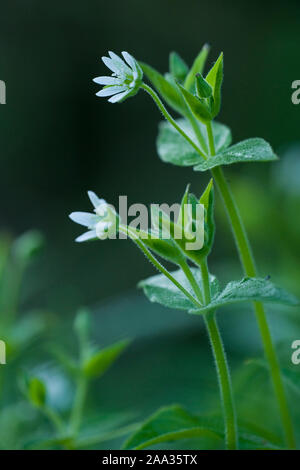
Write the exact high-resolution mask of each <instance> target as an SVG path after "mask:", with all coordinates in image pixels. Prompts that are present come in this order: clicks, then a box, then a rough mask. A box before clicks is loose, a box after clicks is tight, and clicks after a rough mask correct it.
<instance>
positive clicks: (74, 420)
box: [70, 375, 88, 436]
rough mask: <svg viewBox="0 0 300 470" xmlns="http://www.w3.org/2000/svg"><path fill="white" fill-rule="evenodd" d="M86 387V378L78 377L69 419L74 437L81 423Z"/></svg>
mask: <svg viewBox="0 0 300 470" xmlns="http://www.w3.org/2000/svg"><path fill="white" fill-rule="evenodd" d="M87 385H88V384H87V379H86V377H84V376H83V375H80V376H79V378H78V382H77V389H76V394H75V399H74V404H73V409H72V413H71V418H70V428H71V432H72V434H73V435H75V436H76V434H77V433H78V431H79V427H80V423H81V418H82V412H83V407H84V402H85V398H86V393H87Z"/></svg>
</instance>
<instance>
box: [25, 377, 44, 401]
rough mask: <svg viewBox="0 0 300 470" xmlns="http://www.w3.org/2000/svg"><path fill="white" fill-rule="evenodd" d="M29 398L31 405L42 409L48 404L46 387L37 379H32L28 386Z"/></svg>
mask: <svg viewBox="0 0 300 470" xmlns="http://www.w3.org/2000/svg"><path fill="white" fill-rule="evenodd" d="M27 396H28V399H29V400H30V401H31V403H32V404H33V405H34V406H36V407H38V408H40V407H42V406H43V405H44V404H45V402H46V387H45V384H44V382H42V381H41V380H40V379H39V378H37V377H31V378H29V380H28V384H27Z"/></svg>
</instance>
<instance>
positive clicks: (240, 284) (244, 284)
mask: <svg viewBox="0 0 300 470" xmlns="http://www.w3.org/2000/svg"><path fill="white" fill-rule="evenodd" d="M252 301H261V302H273V303H279V304H284V305H290V306H296V305H299V300H298V299H297V298H296V297H295V296H294V295H292V294H290V293H289V292H287V291H286V290H284V289H282V288H281V287H277V286H275V285H274V284H273V283H272V282H271V281H268V280H266V279H260V278H249V277H245V278H244V279H242V280H241V281H232V282H229V284H227V286H226V287H225V289H224V290H223V291H222V292H221V293H219V295H217V296H216V297H215V298H213V300H212V302H210V304H208V305H207V306H205V307H203V308H201V309H194V308H193V309H191V310H190V313H196V314H198V313H200V314H203V313H205V312H208V311H209V310H213V309H216V308H220V307H223V306H225V305H230V304H233V303H237V302H252Z"/></svg>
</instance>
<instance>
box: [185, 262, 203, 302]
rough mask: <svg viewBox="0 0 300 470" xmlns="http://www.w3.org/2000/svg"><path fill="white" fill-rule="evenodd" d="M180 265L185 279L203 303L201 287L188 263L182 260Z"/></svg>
mask: <svg viewBox="0 0 300 470" xmlns="http://www.w3.org/2000/svg"><path fill="white" fill-rule="evenodd" d="M180 267H181V269H182V271H183V272H184V274H185V275H186V278H187V280H188V281H189V283H190V284H191V286H192V288H193V290H194V292H195V294H196V296H197V298H198V299H199V301H200V302H201V304H202V305H203V296H202V292H201V288H200V286H199V284H198V282H197V281H196V279H195V276H194V274H193V272H192V270H191V268H190V266H189V265H188V263H187V261H186V260H183V261H182V263H181V264H180Z"/></svg>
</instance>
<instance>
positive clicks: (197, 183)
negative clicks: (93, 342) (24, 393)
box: [0, 0, 300, 445]
mask: <svg viewBox="0 0 300 470" xmlns="http://www.w3.org/2000/svg"><path fill="white" fill-rule="evenodd" d="M299 31H300V4H299V2H296V1H285V2H283V1H281V2H279V1H276V0H275V1H272V2H259V1H251V2H250V1H249V2H240V1H227V2H221V1H216V0H211V1H210V2H202V1H191V0H187V1H186V2H184V3H183V2H181V1H178V0H159V1H158V0H153V1H152V2H151V3H145V2H140V1H137V0H134V1H133V0H129V1H127V2H110V3H109V2H101V1H95V0H90V1H89V2H79V1H77V0H74V1H72V2H70V1H66V2H58V1H55V0H54V1H52V2H51V3H41V2H38V1H36V0H28V1H26V2H24V1H20V0H15V1H14V2H6V3H5V4H3V5H2V6H1V17H0V38H1V40H0V79H2V80H4V81H5V82H6V86H7V104H6V105H5V106H1V108H0V142H1V149H0V150H1V151H0V180H1V184H0V214H1V219H0V224H1V226H0V230H1V232H2V233H8V234H11V236H12V237H15V236H18V235H20V234H22V233H23V232H25V231H27V230H29V229H32V228H34V229H38V230H39V231H41V232H42V233H43V235H44V237H45V240H46V247H45V249H44V251H43V254H42V255H41V256H40V257H39V259H38V260H36V261H35V262H34V264H33V265H31V267H30V269H29V271H27V275H26V276H25V278H24V280H23V282H22V286H21V301H20V308H19V310H20V312H21V313H22V312H26V311H28V310H34V309H37V308H41V307H42V309H43V311H44V312H47V315H48V314H49V312H50V324H51V325H52V326H53V329H51V328H50V330H49V332H48V334H49V336H50V337H51V340H54V339H55V340H57V341H60V342H61V343H66V344H67V345H69V347H70V348H71V349H72V347H73V346H74V345H73V343H74V339H73V338H72V333H71V332H70V334H66V333H65V331H66V329H67V328H68V330H67V331H69V325H70V322H71V321H72V319H73V316H74V312H75V311H76V310H77V308H78V307H80V306H81V305H88V306H90V307H91V309H92V310H93V312H95V319H94V320H95V325H96V327H95V331H94V333H95V337H96V339H98V341H99V343H100V344H104V345H106V344H109V342H111V341H113V340H115V339H119V338H122V337H128V336H130V337H135V338H137V340H136V343H134V345H133V346H131V348H130V349H129V350H128V352H127V353H126V357H125V356H124V357H122V358H121V359H120V363H119V365H116V366H115V368H114V369H113V370H112V371H111V372H109V373H108V375H107V379H106V380H105V381H104V382H103V383H102V385H101V399H100V402H101V403H100V405H99V400H97V397H98V398H99V395H98V393H99V392H95V401H94V405H90V406H91V407H92V406H100V408H101V406H102V408H103V409H104V410H106V409H112V410H115V409H130V410H133V411H134V412H137V414H142V415H146V414H147V413H149V412H151V411H153V410H154V409H155V408H156V407H157V406H159V405H163V404H168V403H173V402H176V401H181V402H183V403H184V404H186V405H188V406H190V407H191V408H192V409H195V410H198V411H203V410H204V409H206V408H207V406H208V405H207V403H212V402H214V400H215V399H216V397H217V389H216V383H215V377H214V371H213V364H212V360H211V357H210V350H209V348H208V346H207V341H206V338H205V336H204V333H203V332H202V330H201V324H199V325H198V323H199V322H198V320H195V319H193V320H191V319H190V318H188V317H185V316H184V315H183V314H182V313H181V312H179V313H178V312H170V311H168V310H164V309H162V308H161V307H159V306H157V305H152V304H148V303H147V301H146V300H145V299H144V298H143V296H142V294H141V293H136V291H135V286H136V284H137V282H138V281H139V280H140V279H141V278H144V277H147V276H148V275H151V274H152V273H153V270H152V267H151V265H150V264H147V263H146V262H145V258H144V257H143V256H142V255H141V254H140V253H139V252H138V251H137V250H136V248H135V247H134V245H133V244H131V243H130V242H129V241H125V240H117V241H116V240H110V241H106V242H101V243H100V242H98V243H90V244H81V245H77V244H75V243H74V238H75V237H76V236H77V235H78V234H80V233H81V229H80V227H79V226H76V225H75V224H73V223H72V222H71V221H70V220H69V219H68V214H69V213H70V212H72V211H74V210H90V203H89V200H88V198H87V194H86V191H87V190H88V189H91V190H94V191H95V192H97V193H98V194H99V195H100V196H101V197H104V198H105V199H106V200H107V201H109V202H111V203H113V204H115V205H117V204H118V196H119V195H127V196H128V203H129V204H131V203H135V202H142V203H146V204H150V203H151V202H159V203H160V202H167V203H172V202H175V201H178V200H179V198H180V197H181V194H182V193H183V191H184V188H185V186H186V184H187V183H189V182H190V183H192V190H193V191H194V192H195V193H200V192H201V190H202V189H203V188H204V185H205V183H206V182H207V179H208V175H206V174H203V175H202V174H199V173H193V172H192V171H191V169H190V168H179V167H173V166H168V165H165V164H163V163H162V162H161V161H159V159H158V157H157V155H156V148H155V138H156V134H157V124H158V122H159V120H160V115H159V113H158V111H157V109H156V108H155V106H154V105H153V103H152V102H151V101H150V99H149V97H148V96H146V94H144V93H143V92H140V93H139V95H138V96H137V97H135V98H134V99H132V100H128V101H126V103H124V104H122V105H111V104H109V103H107V102H106V100H102V99H99V98H97V97H96V96H95V93H96V92H97V91H98V89H99V87H98V86H97V85H95V84H94V83H93V82H92V78H94V77H96V76H99V75H105V74H106V70H105V66H104V65H103V63H102V62H101V60H100V59H101V56H102V55H105V54H106V53H107V51H108V50H113V51H115V52H117V53H119V52H120V51H122V50H127V51H129V52H130V53H132V54H133V55H134V56H135V57H136V58H137V59H140V60H143V61H145V62H147V63H149V64H151V65H153V66H154V67H155V68H157V69H158V70H160V71H161V72H165V71H166V70H167V68H168V55H169V52H170V51H172V50H176V51H177V52H179V53H180V55H181V56H182V57H184V58H185V60H186V62H187V63H188V64H189V65H191V63H192V61H193V58H194V56H195V55H196V54H197V53H198V51H199V49H200V48H201V46H202V45H203V44H204V43H205V42H208V43H210V44H211V54H210V56H209V59H208V64H209V65H210V64H211V63H212V62H213V61H214V60H215V59H216V57H217V55H218V54H219V52H220V51H221V50H222V51H224V55H225V80H224V87H223V107H222V111H221V114H220V116H219V120H220V121H221V122H224V123H226V124H227V125H228V126H229V127H231V129H232V132H233V137H234V141H235V142H237V141H239V140H242V139H245V138H248V137H254V136H259V137H263V138H265V139H266V140H267V141H269V142H270V143H271V144H272V145H273V147H274V149H275V151H276V152H277V153H278V154H279V155H280V156H281V157H282V159H281V161H280V162H279V163H275V164H274V165H269V164H249V165H243V164H240V165H237V166H236V167H235V166H231V167H230V169H228V171H227V169H226V173H227V175H228V177H229V179H230V181H231V183H232V186H233V189H234V192H235V194H236V197H237V201H238V204H239V206H240V209H241V211H242V215H243V218H244V220H245V223H246V226H247V228H248V230H249V236H250V239H251V242H252V244H253V248H254V250H255V253H256V256H257V259H258V260H259V271H260V274H261V275H262V276H266V275H269V274H270V275H272V280H274V281H276V282H278V283H281V285H283V287H286V288H288V289H290V290H291V291H292V292H294V293H295V294H300V287H299V261H300V252H299V236H300V221H299V209H300V186H299V176H300V163H299V162H300V136H299V118H300V106H299V107H297V106H295V105H293V104H292V102H291V83H292V81H293V80H296V79H299V78H300V61H299V39H300V37H299ZM216 219H217V236H216V242H215V249H214V253H213V255H212V256H211V260H210V266H211V271H213V272H214V273H216V274H217V275H218V276H219V278H220V279H221V280H222V281H223V282H225V281H228V280H230V279H231V278H240V277H241V276H242V273H241V269H240V266H239V262H238V259H237V256H236V251H235V247H234V244H233V241H232V239H231V234H230V232H229V226H228V224H227V220H226V217H225V214H224V211H223V208H222V205H221V201H219V200H218V199H217V208H216ZM227 313H228V316H226V321H224V316H225V312H224V316H222V319H221V322H222V328H223V330H224V335H225V343H226V346H227V347H228V349H229V355H230V361H231V362H232V364H233V367H235V365H237V366H241V364H242V363H243V360H244V359H246V358H248V357H250V356H255V355H259V354H260V353H261V350H260V342H259V338H258V337H257V331H256V326H255V322H254V319H253V315H252V313H251V308H250V306H245V307H243V309H242V310H241V311H239V312H238V311H236V309H235V310H234V311H233V312H231V313H230V312H227ZM297 313H299V312H295V311H293V312H290V313H286V312H285V311H284V309H283V308H280V309H279V308H276V309H273V310H272V315H271V323H272V329H273V332H274V335H275V337H276V339H277V341H278V344H279V346H280V345H281V349H280V350H281V351H282V353H281V357H282V361H283V362H285V363H286V364H289V357H290V344H291V342H292V341H293V340H294V339H297V336H298V337H299V336H300V331H299V321H298V317H297ZM44 315H45V316H46V313H45V314H44ZM220 316H221V315H220ZM222 320H223V321H222ZM51 335H52V336H51ZM0 337H1V332H0ZM41 341H42V340H40V343H39V344H38V345H36V346H35V347H37V348H38V347H40V346H41ZM137 352H138V354H137ZM33 356H34V354H32V351H31V352H30V353H29V359H28V361H29V364H30V365H31V364H32V365H33V366H36V364H37V363H38V362H39V361H40V360H41V359H42V357H43V354H42V353H41V355H40V356H39V358H37V357H34V358H33ZM47 357H48V356H47V353H46V352H45V358H46V359H45V360H48V359H47ZM23 362H24V361H23ZM21 365H22V361H21ZM7 368H9V365H8V366H7ZM195 370H196V373H195ZM207 370H208V372H207ZM198 373H199V375H198ZM195 375H196V377H195ZM10 380H11V381H12V383H13V382H14V379H13V378H11V379H10ZM202 380H203V381H204V383H205V386H203V387H201V384H202ZM237 380H241V381H242V380H243V379H242V378H238V379H237ZM119 383H122V387H123V388H122V392H120V388H119V385H118V386H117V384H119ZM261 383H263V382H261ZM252 385H253V384H252ZM262 386H263V385H262ZM268 386H269V385H268V382H267V380H266V384H265V387H266V390H268ZM241 387H242V386H241ZM199 388H200V389H202V392H201V393H199ZM246 388H247V387H246ZM255 389H256V387H255V384H254V391H255ZM112 390H113V392H112ZM249 390H250V388H247V393H246V392H245V397H246V398H245V397H244V395H243V393H244V392H243V393H242V394H241V396H242V397H244V401H243V400H242V401H243V404H242V405H241V407H242V406H244V408H245V415H247V413H248V411H247V410H250V411H249V413H250V415H251V416H252V418H253V417H254V418H253V419H254V421H255V419H256V417H257V416H261V421H262V423H263V422H264V420H265V417H266V416H267V420H269V422H270V423H273V421H274V423H275V424H274V426H275V428H276V426H278V423H277V421H276V415H275V416H273V415H274V413H272V403H273V402H272V400H273V398H272V393H271V392H270V391H268V392H266V393H268V394H269V395H268V396H270V401H269V403H268V406H269V407H270V412H268V410H266V408H268V406H266V404H265V403H264V404H262V403H259V400H258V399H257V403H256V401H255V400H256V398H255V394H254V392H253V394H252V395H251V396H253V397H254V398H253V400H254V405H255V406H254V409H255V410H256V411H255V414H253V413H254V412H253V407H252V408H251V407H250V405H249V396H250V391H249ZM200 398H201V399H200ZM12 402H13V400H12ZM12 405H13V403H12ZM292 406H293V408H294V409H293V411H294V413H295V414H297V409H296V408H297V407H296V405H295V404H294V405H292ZM247 407H248V408H247ZM251 410H252V411H251ZM297 419H299V416H298V417H297ZM26 432H27V431H26ZM12 439H13V440H14V438H12ZM11 445H12V444H11ZM15 445H17V444H15Z"/></svg>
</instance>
